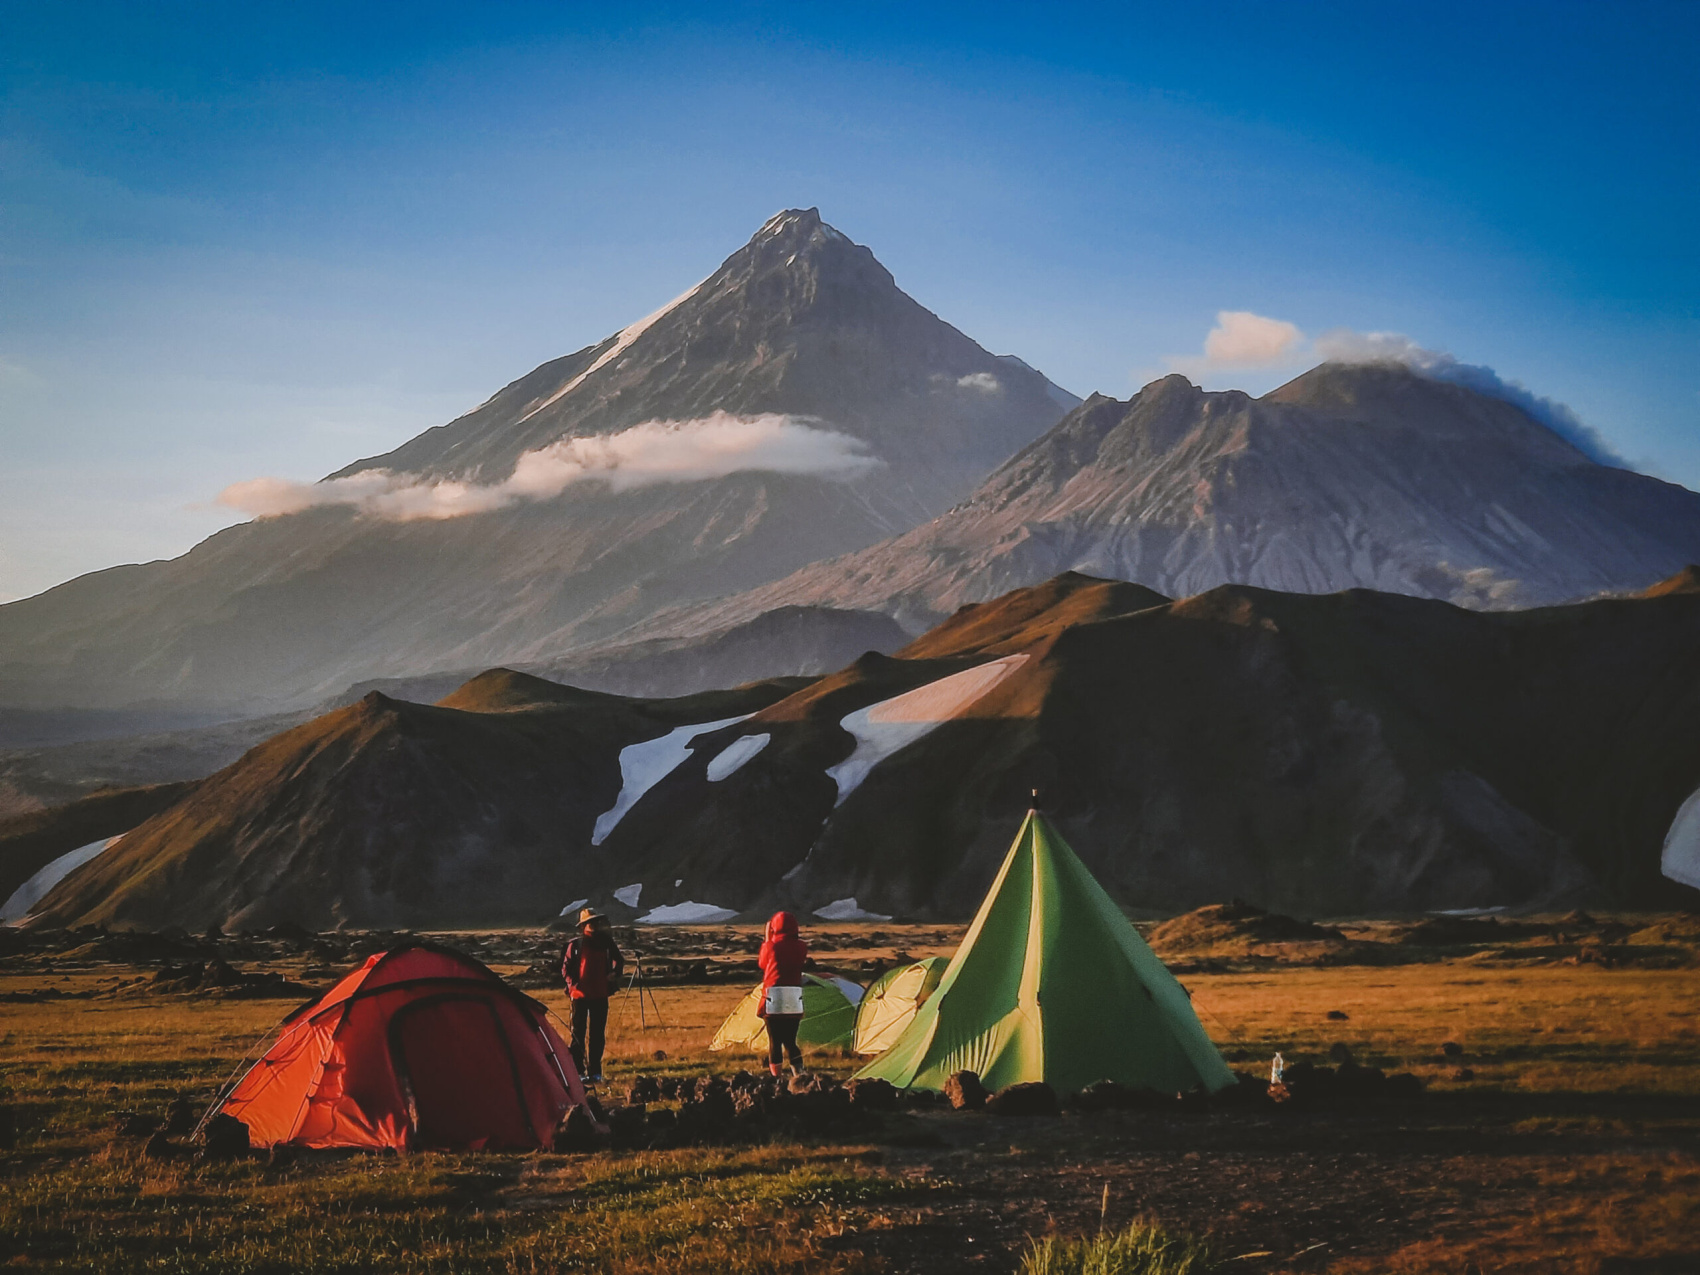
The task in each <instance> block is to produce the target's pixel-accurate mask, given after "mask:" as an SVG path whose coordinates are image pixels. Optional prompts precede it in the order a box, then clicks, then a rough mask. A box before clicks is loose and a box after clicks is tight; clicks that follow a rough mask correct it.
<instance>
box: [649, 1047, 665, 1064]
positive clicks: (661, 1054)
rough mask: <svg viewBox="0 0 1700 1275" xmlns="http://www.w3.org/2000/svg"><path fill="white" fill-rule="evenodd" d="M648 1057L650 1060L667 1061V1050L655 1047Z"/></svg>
mask: <svg viewBox="0 0 1700 1275" xmlns="http://www.w3.org/2000/svg"><path fill="white" fill-rule="evenodd" d="M649 1057H650V1060H651V1061H652V1062H666V1061H667V1051H666V1050H665V1049H657V1050H656V1051H655V1052H654V1053H653V1054H651V1055H650V1056H649Z"/></svg>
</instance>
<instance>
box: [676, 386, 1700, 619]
mask: <svg viewBox="0 0 1700 1275" xmlns="http://www.w3.org/2000/svg"><path fill="white" fill-rule="evenodd" d="M1697 557H1700V495H1696V494H1695V493H1693V492H1691V491H1688V490H1687V489H1685V488H1682V487H1678V486H1675V485H1674V484H1671V483H1665V482H1661V481H1659V480H1657V479H1654V478H1648V477H1646V476H1644V475H1641V474H1635V473H1631V472H1628V471H1626V470H1621V469H1614V468H1611V467H1609V466H1606V465H1601V464H1599V463H1597V462H1595V461H1593V460H1591V459H1590V458H1588V457H1587V456H1585V455H1583V454H1582V453H1581V452H1579V451H1577V450H1576V449H1575V448H1574V447H1572V446H1571V445H1570V444H1569V443H1567V442H1565V441H1564V440H1563V439H1561V438H1559V437H1558V436H1557V435H1556V434H1554V433H1552V432H1551V431H1550V430H1549V429H1547V428H1546V427H1545V426H1543V425H1541V424H1540V423H1538V422H1537V421H1535V420H1534V419H1533V418H1531V417H1530V416H1528V415H1526V414H1525V413H1524V412H1523V411H1522V410H1521V409H1520V408H1518V407H1516V406H1515V405H1513V404H1511V403H1507V402H1504V401H1502V400H1500V399H1496V398H1490V397H1487V396H1485V395H1483V394H1479V393H1477V392H1475V391H1473V390H1469V389H1466V388H1463V387H1462V386H1458V385H1452V384H1448V383H1445V382H1442V381H1437V380H1433V379H1430V378H1428V377H1425V376H1423V375H1421V374H1420V373H1417V372H1413V371H1411V370H1410V369H1407V368H1405V367H1403V366H1402V365H1395V364H1368V365H1353V366H1347V365H1342V364H1324V365H1323V366H1321V367H1318V368H1316V369H1314V370H1312V371H1310V372H1307V373H1306V374H1305V375H1303V376H1301V377H1299V378H1298V379H1297V380H1294V381H1292V382H1290V383H1288V384H1286V385H1283V386H1282V387H1280V388H1279V389H1277V390H1274V391H1272V392H1271V393H1269V394H1266V395H1264V396H1263V397H1262V398H1259V399H1254V398H1250V397H1248V396H1247V395H1245V394H1242V393H1239V392H1237V391H1227V392H1223V393H1206V392H1205V391H1203V390H1200V389H1198V388H1197V387H1196V386H1194V385H1192V384H1190V383H1189V382H1188V381H1187V380H1186V379H1185V378H1184V377H1181V376H1169V377H1165V378H1163V379H1162V380H1160V381H1156V382H1153V383H1152V384H1150V385H1148V386H1146V387H1145V388H1144V389H1143V390H1141V391H1140V392H1139V393H1138V394H1137V395H1135V396H1134V397H1133V398H1132V399H1131V400H1129V401H1127V402H1125V403H1124V402H1119V401H1117V400H1115V399H1111V398H1105V397H1102V396H1099V395H1094V396H1093V397H1092V399H1091V400H1090V401H1088V402H1087V403H1085V404H1083V405H1082V406H1081V407H1079V408H1077V409H1076V410H1075V411H1074V412H1072V413H1071V414H1070V415H1069V416H1068V417H1067V418H1066V419H1065V420H1063V421H1061V422H1060V423H1058V425H1057V426H1056V427H1055V428H1054V429H1052V430H1051V431H1050V432H1049V433H1048V434H1046V435H1045V436H1044V437H1043V438H1041V439H1039V440H1038V441H1037V442H1035V443H1034V444H1033V445H1032V446H1030V447H1028V448H1026V449H1025V450H1023V451H1022V452H1021V453H1020V454H1019V455H1016V456H1015V457H1013V458H1012V459H1011V460H1010V461H1009V462H1008V463H1006V464H1004V465H1003V466H1001V467H1000V468H999V469H998V470H997V471H996V472H995V473H994V474H992V475H991V476H990V477H989V478H987V480H986V481H985V482H984V483H983V484H982V485H981V487H980V488H979V490H978V491H976V492H975V493H974V495H973V496H972V497H971V498H969V499H968V500H967V501H965V502H963V503H962V504H961V505H959V506H957V507H956V508H954V509H952V510H950V512H949V513H947V514H945V515H943V516H942V517H940V518H937V519H935V520H933V521H932V522H929V523H926V524H924V525H922V526H919V527H916V528H915V529H914V530H912V531H909V532H907V533H905V534H903V535H900V536H897V537H895V538H893V539H890V540H887V541H884V542H882V543H880V544H878V545H874V546H872V547H870V548H868V549H864V550H860V551H858V552H854V553H851V554H848V555H846V556H844V557H841V558H838V559H835V560H833V561H830V562H824V563H817V564H812V565H810V566H808V567H805V568H804V569H802V570H801V571H799V572H797V573H795V574H794V575H792V576H790V577H787V578H786V579H784V580H781V581H778V582H776V583H774V584H772V585H768V586H764V587H762V588H759V589H756V590H753V591H751V592H750V593H748V594H747V595H744V596H741V597H737V598H733V599H729V600H727V601H724V602H721V603H718V604H713V605H710V606H706V607H702V608H698V609H695V610H692V611H689V612H687V613H685V614H684V615H683V616H679V617H672V619H671V622H673V623H677V624H683V625H685V626H687V627H689V626H696V625H703V624H728V623H732V622H733V621H735V620H736V619H737V618H738V617H740V616H743V615H748V614H756V613H759V612H761V611H764V610H767V609H769V608H771V607H774V606H778V605H811V606H842V607H851V608H856V609H862V610H881V611H885V612H887V613H888V614H891V615H893V616H896V617H897V618H898V619H900V620H901V621H902V622H903V623H904V624H905V625H906V626H907V627H909V628H910V629H911V631H919V630H920V629H922V628H925V627H927V626H928V625H930V624H932V623H934V622H936V621H937V620H938V619H939V618H941V617H942V616H945V615H948V614H950V612H951V611H953V610H954V609H955V608H956V607H958V606H960V605H962V604H963V603H965V602H978V601H984V600H986V599H988V598H992V597H996V596H998V595H999V594H1001V593H1004V592H1006V591H1007V590H1009V589H1013V588H1019V587H1022V586H1025V585H1031V584H1035V583H1037V582H1038V581H1040V580H1044V579H1048V578H1050V577H1051V576H1053V575H1056V574H1057V573H1059V572H1062V571H1083V572H1087V573H1089V574H1093V575H1099V576H1108V577H1113V578H1117V579H1123V580H1136V581H1138V582H1140V583H1141V584H1145V585H1148V586H1150V587H1151V588H1154V589H1157V590H1159V591H1161V592H1163V593H1166V594H1169V595H1171V596H1175V597H1182V596H1187V595H1190V594H1194V593H1198V592H1201V591H1203V590H1206V589H1211V588H1214V587H1216V586H1217V585H1220V584H1245V585H1254V586H1258V587H1261V588H1269V589H1279V590H1283V591H1287V592H1302V593H1327V592H1331V591H1333V590H1338V589H1346V588H1353V587H1365V588H1373V589H1378V590H1382V591H1385V592H1390V593H1403V594H1409V595H1412V596H1415V597H1431V598H1442V599H1445V600H1448V601H1451V602H1455V603H1458V604H1460V605H1464V606H1470V607H1476V608H1496V607H1507V606H1531V605H1540V604H1547V603H1553V602H1561V601H1568V600H1574V599H1577V598H1582V597H1589V596H1593V595H1596V594H1600V593H1604V592H1610V591H1621V590H1631V589H1639V588H1642V587H1644V586H1645V585H1648V584H1650V583H1652V582H1653V581H1655V580H1658V579H1661V578H1663V577H1665V576H1668V575H1669V574H1670V573H1671V572H1673V571H1676V570H1677V569H1678V568H1680V567H1682V566H1684V565H1685V564H1687V563H1689V562H1691V561H1693V560H1694V559H1696V558H1697Z"/></svg>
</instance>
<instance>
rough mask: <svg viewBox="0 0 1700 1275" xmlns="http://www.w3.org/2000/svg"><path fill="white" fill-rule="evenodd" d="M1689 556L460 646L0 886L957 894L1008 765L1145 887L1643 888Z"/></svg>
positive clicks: (1671, 771)
mask: <svg viewBox="0 0 1700 1275" xmlns="http://www.w3.org/2000/svg"><path fill="white" fill-rule="evenodd" d="M1697 581H1700V573H1697V572H1696V571H1695V570H1690V571H1688V572H1685V573H1683V574H1682V575H1680V576H1678V577H1675V578H1673V579H1672V580H1671V581H1670V582H1668V583H1667V584H1666V585H1665V586H1663V587H1660V588H1657V589H1654V590H1649V591H1648V592H1647V593H1646V594H1645V595H1644V596H1640V597H1635V598H1617V599H1608V600H1601V601H1595V602H1588V603H1582V604H1577V605H1572V606H1564V607H1554V608H1546V609H1537V610H1528V611H1508V612H1475V611H1468V610H1463V609H1460V608H1457V607H1454V606H1451V605H1449V604H1447V603H1444V602H1439V601H1434V600H1429V599H1420V598H1410V597H1402V596H1398V595H1394V594H1385V593H1377V592H1373V591H1369V590H1350V591H1346V592H1342V593H1335V594H1328V595H1307V594H1293V593H1279V592H1274V591H1270V590H1263V589H1254V588H1248V587H1246V586H1238V585H1230V586H1221V587H1218V588H1216V589H1213V590H1210V591H1208V592H1206V593H1203V594H1200V595H1197V596H1194V597H1191V598H1187V599H1184V600H1181V601H1173V602H1171V601H1169V600H1168V599H1166V598H1164V597H1162V596H1160V595H1158V594H1156V593H1154V592H1153V591H1151V590H1149V589H1146V588H1143V587H1142V586H1139V585H1133V584H1127V583H1123V582H1116V581H1106V580H1095V579H1092V578H1089V577H1085V576H1080V575H1064V576H1061V577H1058V578H1056V579H1054V580H1052V581H1049V582H1048V583H1046V584H1044V585H1042V586H1037V587H1034V588H1028V589H1022V590H1017V591H1014V592H1012V593H1010V594H1007V595H1005V596H1004V597H1002V598H999V599H997V600H996V601H993V602H989V603H985V604H981V605H977V606H970V607H967V608H965V609H963V610H961V611H959V612H958V613H957V614H956V615H954V616H952V617H951V618H950V619H949V620H947V621H946V622H944V623H943V624H941V625H939V626H938V627H937V628H935V629H933V630H932V631H930V632H929V633H927V634H926V635H924V636H922V637H921V638H919V639H917V640H916V641H914V642H912V643H911V644H909V645H908V646H907V647H905V648H903V649H902V650H900V651H899V652H897V654H896V655H895V656H891V657H888V656H880V655H875V654H871V653H870V654H868V655H865V656H863V657H861V658H860V659H858V660H856V661H854V662H853V663H851V664H850V665H848V666H847V667H845V668H843V669H841V670H839V671H838V672H836V673H833V674H830V675H828V676H825V677H820V678H791V679H778V680H773V681H768V682H757V683H753V684H750V685H746V686H743V687H740V688H737V689H734V690H728V691H716V692H709V693H705V694H700V695H696V696H691V697H687V698H680V699H667V700H645V699H632V698H626V697H621V696H614V695H607V694H599V693H593V692H588V691H582V690H576V689H573V688H570V687H565V686H560V685H558V684H555V683H551V682H548V681H545V680H542V679H538V678H534V677H530V676H528V675H525V674H520V673H515V672H511V671H508V670H500V669H498V670H492V671H491V672H488V673H485V674H482V675H480V676H479V677H477V678H474V679H473V680H471V681H470V682H468V683H467V684H466V685H465V686H463V687H461V688H459V689H458V690H456V691H455V692H454V693H453V694H451V695H449V696H448V697H446V698H445V699H444V700H443V701H442V702H441V703H440V704H438V705H435V706H426V705H419V704H412V703H407V702H403V701H397V700H393V699H390V698H388V697H386V696H384V695H382V694H379V693H377V692H373V693H371V694H369V695H368V696H366V697H365V698H364V699H362V700H361V701H360V702H358V703H356V704H353V705H350V706H347V707H344V708H339V709H336V710H335V711H333V712H331V713H328V714H326V715H324V716H322V717H319V718H317V719H315V720H313V721H311V722H308V723H306V724H304V725H301V726H298V727H295V728H294V729H292V730H289V731H286V732H284V733H282V734H280V735H278V736H276V737H275V738H273V739H271V740H268V741H267V742H265V743H264V744H262V745H260V746H259V747H256V748H255V749H253V750H252V751H250V752H249V753H248V754H246V755H245V756H244V757H242V758H241V759H240V760H239V761H237V762H236V763H234V764H233V765H231V766H229V767H227V768H226V769H224V770H222V771H220V772H219V773H217V774H215V775H212V776H211V777H209V778H207V779H204V780H202V781H200V782H198V783H196V784H193V785H191V786H189V787H188V788H186V789H169V790H149V791H147V792H143V793H138V794H132V795H128V796H125V797H123V798H122V799H118V798H113V797H106V798H102V797H95V798H90V799H87V800H86V801H85V802H81V803H76V804H74V805H72V806H68V807H65V808H64V809H63V811H61V812H60V813H58V814H56V815H52V814H50V815H42V814H36V815H32V816H27V817H25V818H24V819H23V820H22V821H19V822H16V825H15V827H14V828H13V830H12V832H10V833H9V832H8V827H7V826H0V890H4V891H8V892H10V891H12V890H15V889H17V888H18V886H19V885H21V884H22V883H23V882H24V881H25V880H26V879H27V878H28V877H29V876H30V875H31V874H33V873H35V872H37V871H38V870H39V869H41V868H42V867H43V866H44V865H46V864H48V863H50V862H52V860H53V859H54V857H55V856H57V855H62V854H64V853H66V852H67V851H71V850H76V849H83V852H84V853H85V854H92V856H93V857H92V858H90V859H89V861H87V862H85V863H82V865H81V866H78V867H75V868H74V869H73V870H70V871H69V873H68V875H66V876H65V877H64V878H63V880H61V881H59V882H58V884H57V885H55V886H54V887H53V888H52V889H51V890H48V891H46V893H45V897H44V898H43V899H42V900H41V902H40V904H39V905H38V907H37V909H36V911H35V912H34V914H33V915H32V918H31V923H32V924H38V925H84V924H94V923H100V924H108V925H118V926H134V927H140V928H157V927H161V926H166V925H182V926H186V927H191V928H200V927H204V926H206V925H210V924H219V925H227V926H238V927H244V928H264V927H266V926H269V925H272V924H277V923H281V922H290V923H293V924H299V925H305V926H308V927H311V928H324V927H332V926H355V927H383V928H393V927H397V926H407V927H426V926H453V925H495V924H524V923H540V922H543V921H546V920H548V919H550V918H552V917H553V916H554V915H555V914H556V913H558V912H559V911H560V910H561V909H563V908H567V907H569V906H571V905H575V904H576V903H578V902H580V901H582V900H585V899H589V900H591V901H594V902H596V903H598V904H600V905H602V906H605V907H607V908H608V909H609V910H610V911H612V912H613V913H614V914H615V915H616V916H618V917H621V918H626V919H636V918H645V917H647V918H649V919H651V920H657V921H659V920H680V919H699V920H714V919H721V918H725V917H730V916H733V915H740V914H747V915H760V914H762V913H763V912H765V911H766V910H767V909H769V908H771V907H773V906H775V905H776V904H786V905H789V906H792V907H796V908H800V909H802V910H804V911H807V912H811V913H819V914H824V915H827V916H833V917H857V916H870V915H872V916H887V915H902V916H909V917H952V918H959V917H963V916H966V915H968V913H969V912H970V911H971V910H972V908H973V906H974V904H975V903H976V901H977V900H978V899H979V898H980V896H981V894H982V892H983V891H984V889H985V887H986V885H987V883H988V881H989V880H990V878H991V875H992V873H993V872H994V871H995V869H996V866H997V864H998V862H999V859H1000V855H1001V851H1002V849H1003V848H1004V847H1005V845H1006V844H1007V841H1008V839H1009V837H1010V835H1011V834H1012V830H1013V829H1014V827H1015V826H1016V825H1017V823H1018V822H1019V820H1020V818H1021V816H1022V813H1023V812H1024V810H1025V809H1026V805H1027V800H1028V793H1029V790H1031V789H1033V788H1037V789H1039V790H1040V792H1041V794H1042V797H1043V800H1044V802H1045V805H1046V808H1047V809H1048V811H1049V812H1050V813H1051V814H1052V816H1053V818H1054V819H1055V820H1056V821H1057V822H1058V824H1059V825H1060V826H1061V827H1062V828H1063V829H1064V830H1065V832H1066V834H1067V836H1068V838H1069V840H1070V843H1071V844H1073V845H1074V846H1075V847H1076V848H1077V849H1078V850H1079V852H1080V853H1081V855H1082V856H1083V857H1084V858H1085V859H1086V860H1087V862H1088V863H1089V865H1090V866H1091V867H1092V869H1093V870H1094V872H1095V873H1097V874H1098V876H1099V878H1100V879H1101V880H1102V881H1103V882H1104V883H1105V885H1106V886H1107V887H1108V888H1109V889H1110V890H1111V891H1112V893H1113V894H1115V895H1116V896H1117V897H1118V898H1120V899H1121V900H1122V901H1123V902H1125V903H1128V904H1130V905H1135V906H1139V907H1145V908H1151V909H1158V910H1179V909H1184V908H1188V907H1192V906H1196V905H1198V904H1201V903H1205V902H1209V901H1212V900H1221V899H1223V898H1226V897H1229V896H1239V897H1242V898H1245V899H1248V900H1251V901H1253V902H1255V903H1258V904H1260V905H1262V906H1268V907H1275V908H1279V909H1282V910H1284V911H1292V912H1299V913H1303V914H1308V915H1327V914H1345V913H1363V912H1410V911H1420V910H1427V909H1438V908H1474V907H1498V906H1507V907H1528V906H1552V907H1560V906H1562V907H1569V906H1572V905H1575V904H1579V903H1586V904H1590V905H1592V904H1607V905H1614V904H1615V905H1620V906H1631V905H1633V906H1652V905H1661V904H1663V905H1668V904H1671V903H1672V902H1676V901H1681V900H1692V899H1694V898H1695V897H1700V896H1694V895H1693V892H1692V891H1689V890H1686V887H1683V886H1680V885H1677V884H1675V883H1674V882H1673V881H1672V880H1670V879H1667V877H1665V876H1662V875H1661V850H1662V849H1663V851H1664V853H1665V856H1666V861H1667V863H1668V862H1672V861H1673V860H1671V858H1670V855H1671V852H1670V850H1669V848H1668V847H1666V846H1665V841H1666V836H1667V833H1668V832H1669V831H1670V830H1671V828H1672V827H1673V820H1676V819H1677V815H1678V811H1679V809H1680V808H1682V807H1683V804H1684V802H1685V801H1688V800H1689V799H1690V798H1691V797H1692V795H1693V794H1694V793H1695V792H1696V790H1697V789H1700V734H1697V733H1696V732H1695V731H1694V730H1693V722H1694V721H1695V720H1696V715H1697V714H1700V583H1697ZM102 802H105V803H106V804H105V805H102V804H100V803H102ZM55 820H59V821H61V823H57V824H56V823H55ZM126 820H136V821H137V824H138V826H134V827H133V828H130V829H129V830H127V831H126V829H125V828H122V827H120V826H118V825H119V824H120V823H124V822H125V821H126ZM120 832H123V833H124V834H125V835H123V836H122V838H121V840H119V841H117V842H116V843H115V844H112V845H110V846H108V847H107V848H106V849H104V850H101V849H100V847H99V845H98V844H95V845H92V846H87V847H85V840H86V839H90V838H93V837H107V836H112V835H116V834H118V833H120ZM1685 835H1686V834H1685ZM55 837H57V840H55ZM79 839H81V840H79ZM73 841H74V842H75V844H74V845H73V844H72V842H73ZM1697 842H1700V839H1697ZM1684 847H1686V842H1685V843H1684V846H1683V847H1679V848H1678V849H1679V851H1680V852H1681V853H1682V854H1688V855H1690V857H1692V858H1694V859H1695V860H1696V862H1697V863H1700V844H1697V845H1696V846H1694V847H1687V848H1684ZM1684 862H1686V860H1684Z"/></svg>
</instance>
